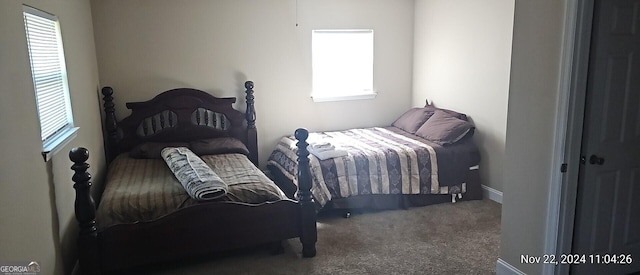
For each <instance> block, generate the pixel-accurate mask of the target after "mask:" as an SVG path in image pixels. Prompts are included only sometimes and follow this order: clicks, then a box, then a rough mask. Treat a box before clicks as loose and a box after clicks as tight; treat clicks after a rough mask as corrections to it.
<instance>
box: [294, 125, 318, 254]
mask: <svg viewBox="0 0 640 275" xmlns="http://www.w3.org/2000/svg"><path fill="white" fill-rule="evenodd" d="M295 136H296V139H298V143H296V145H297V146H298V152H297V153H296V154H297V155H298V175H297V177H298V200H299V202H300V214H301V215H302V217H301V219H300V220H301V225H300V226H301V228H300V230H301V234H300V242H301V243H302V256H303V257H305V258H309V257H313V256H315V255H316V241H317V239H318V229H317V228H316V204H315V202H314V201H313V197H312V196H311V170H310V168H309V151H308V150H307V146H309V144H308V143H307V138H308V137H309V131H307V129H304V128H299V129H297V130H296V132H295Z"/></svg>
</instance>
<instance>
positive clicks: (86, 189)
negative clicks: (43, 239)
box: [69, 147, 100, 274]
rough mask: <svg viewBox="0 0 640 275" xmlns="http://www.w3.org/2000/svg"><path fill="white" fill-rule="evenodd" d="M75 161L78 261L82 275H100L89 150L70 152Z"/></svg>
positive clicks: (76, 149)
mask: <svg viewBox="0 0 640 275" xmlns="http://www.w3.org/2000/svg"><path fill="white" fill-rule="evenodd" d="M69 159H71V161H73V165H72V166H71V169H72V170H74V171H75V173H74V174H73V178H72V179H73V181H74V182H75V184H74V185H73V188H74V189H76V201H75V212H76V220H78V225H79V226H80V232H79V234H78V235H79V236H78V258H79V259H78V260H79V262H80V274H100V266H99V265H100V262H99V260H98V232H97V228H96V206H95V203H94V201H93V198H92V197H91V174H89V172H87V169H89V164H88V163H86V161H87V159H89V150H87V149H85V148H82V147H80V148H73V149H71V151H70V152H69Z"/></svg>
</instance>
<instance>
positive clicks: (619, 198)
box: [571, 0, 640, 274]
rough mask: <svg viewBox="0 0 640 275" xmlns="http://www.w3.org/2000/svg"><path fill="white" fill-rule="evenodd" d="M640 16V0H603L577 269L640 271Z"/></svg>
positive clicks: (594, 50) (592, 70)
mask: <svg viewBox="0 0 640 275" xmlns="http://www.w3.org/2000/svg"><path fill="white" fill-rule="evenodd" d="M639 17H640V0H596V1H595V9H594V18H593V20H594V21H593V30H592V41H591V54H590V61H589V62H590V63H589V76H588V84H587V102H586V106H585V124H584V130H583V138H582V156H583V158H582V165H581V166H580V175H579V183H578V194H577V196H578V197H577V198H578V200H577V205H576V219H575V224H574V238H573V249H572V251H573V252H572V253H573V254H574V255H578V256H579V257H575V256H574V257H573V259H571V260H572V261H573V260H575V259H577V260H578V263H579V264H575V265H572V267H571V272H572V274H628V273H631V272H637V271H640V111H639V109H640V33H639V32H640V29H639V28H640V22H639V21H640V20H639ZM583 256H584V257H583ZM579 258H584V260H583V259H579Z"/></svg>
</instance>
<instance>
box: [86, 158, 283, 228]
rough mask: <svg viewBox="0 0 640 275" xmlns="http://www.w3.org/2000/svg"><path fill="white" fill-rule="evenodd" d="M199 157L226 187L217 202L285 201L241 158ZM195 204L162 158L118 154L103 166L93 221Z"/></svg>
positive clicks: (155, 214)
mask: <svg viewBox="0 0 640 275" xmlns="http://www.w3.org/2000/svg"><path fill="white" fill-rule="evenodd" d="M201 158H202V160H204V162H205V163H207V164H208V165H209V166H210V167H211V169H212V170H213V171H215V173H216V174H218V176H220V178H221V179H222V180H223V181H224V182H225V183H226V184H227V185H228V192H227V195H226V196H225V197H224V198H223V199H222V200H226V201H237V202H246V203H262V202H265V201H277V200H280V199H285V198H286V196H285V195H284V193H283V192H282V190H280V188H278V186H277V185H275V183H273V181H271V180H270V179H269V178H268V177H267V176H265V175H264V174H263V173H262V171H260V169H258V168H257V167H255V166H254V165H253V163H251V161H250V160H249V159H248V158H247V157H246V156H245V155H242V154H221V155H207V156H202V157H201ZM196 203H198V202H197V201H195V200H194V199H191V197H189V195H188V194H187V192H186V191H185V190H184V188H183V187H182V185H181V184H180V182H179V181H178V180H177V179H176V178H175V176H174V175H173V173H172V172H171V170H170V169H169V167H168V166H167V164H166V163H165V162H164V160H162V159H134V158H130V157H129V156H128V154H126V153H124V154H121V155H119V156H118V157H117V158H116V159H115V160H114V161H113V162H112V163H111V165H110V166H109V171H108V173H107V184H106V185H105V190H104V192H103V194H102V198H101V200H100V203H99V205H98V209H97V212H96V220H97V224H98V227H99V228H105V227H108V226H110V225H114V224H120V223H134V222H138V221H151V220H154V219H157V218H160V217H162V216H164V215H166V214H169V213H171V212H173V211H175V210H176V209H178V208H181V207H185V206H188V205H193V204H196ZM205 203H206V202H205Z"/></svg>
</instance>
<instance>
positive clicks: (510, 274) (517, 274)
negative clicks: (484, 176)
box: [483, 186, 526, 275]
mask: <svg viewBox="0 0 640 275" xmlns="http://www.w3.org/2000/svg"><path fill="white" fill-rule="evenodd" d="M483 187H484V186H483ZM496 275H526V274H525V273H524V272H522V271H520V270H519V269H517V268H515V267H514V266H512V265H510V264H509V263H507V262H505V261H504V260H502V259H500V258H498V262H497V263H496Z"/></svg>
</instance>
